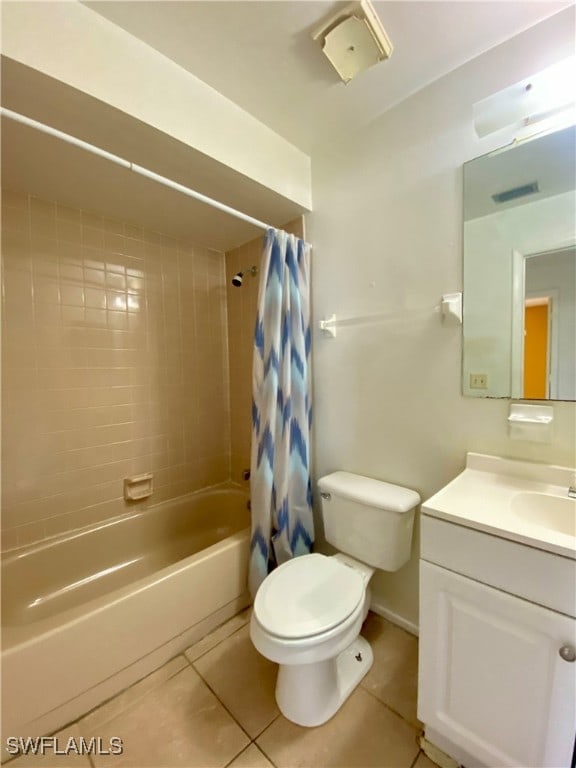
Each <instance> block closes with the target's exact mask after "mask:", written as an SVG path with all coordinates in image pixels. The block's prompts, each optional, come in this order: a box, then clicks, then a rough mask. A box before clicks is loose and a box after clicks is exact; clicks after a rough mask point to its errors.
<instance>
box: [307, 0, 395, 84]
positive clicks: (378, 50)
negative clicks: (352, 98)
mask: <svg viewBox="0 0 576 768" xmlns="http://www.w3.org/2000/svg"><path fill="white" fill-rule="evenodd" d="M312 38H313V39H314V40H318V41H319V42H320V44H321V45H322V51H323V53H324V55H325V56H326V57H327V58H328V60H329V61H330V63H331V64H332V66H333V67H334V69H335V70H336V72H337V73H338V75H339V76H340V79H341V80H342V81H343V82H344V83H345V84H347V83H349V82H350V81H351V80H352V79H353V78H354V77H356V76H357V75H359V74H360V73H361V72H363V71H364V70H365V69H368V67H372V66H373V65H374V64H378V62H379V61H384V60H385V59H389V58H390V56H391V55H392V43H391V42H390V39H389V37H388V35H387V34H386V30H385V29H384V27H383V26H382V22H381V21H380V18H379V17H378V14H377V13H376V11H375V10H374V8H373V7H372V4H371V3H370V2H369V0H359V2H354V3H351V4H350V5H347V6H346V7H345V8H343V9H342V10H340V11H339V12H338V13H337V14H335V15H333V16H331V17H330V18H329V19H328V20H327V21H326V22H324V24H323V25H322V27H321V28H320V29H318V30H316V31H315V32H314V33H313V34H312Z"/></svg>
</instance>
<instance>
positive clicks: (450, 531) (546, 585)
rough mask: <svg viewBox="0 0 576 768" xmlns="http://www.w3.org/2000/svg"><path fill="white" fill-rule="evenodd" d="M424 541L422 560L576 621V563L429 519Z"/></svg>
mask: <svg viewBox="0 0 576 768" xmlns="http://www.w3.org/2000/svg"><path fill="white" fill-rule="evenodd" d="M421 541H422V544H421V552H420V557H421V558H422V559H423V560H427V561H428V562H430V563H435V564H436V565H440V566H442V567H443V568H448V569H449V570H451V571H455V572H456V573H461V574H463V575H464V576H469V577H470V578H471V579H475V580H476V581H481V582H482V583H483V584H488V585H490V586H492V587H496V588H497V589H501V590H503V591H504V592H509V593H510V594H512V595H518V597H522V598H524V599H526V600H529V601H530V602H532V603H538V604H539V605H543V606H545V607H546V608H550V609H552V610H553V611H559V612H560V613H564V614H566V615H567V616H572V617H576V560H571V559H569V558H567V557H561V556H560V555H556V554H552V553H551V552H545V551H544V550H541V549H535V548H533V547H527V546H526V545H524V544H519V543H518V542H515V541H510V540H508V539H502V538H500V537H498V536H493V535H491V534H489V533H484V532H482V531H476V530H474V529H473V528H466V527H465V526H462V525H456V524H454V523H449V522H445V521H444V520H439V519H437V518H434V517H430V516H429V515H426V514H424V515H422V518H421Z"/></svg>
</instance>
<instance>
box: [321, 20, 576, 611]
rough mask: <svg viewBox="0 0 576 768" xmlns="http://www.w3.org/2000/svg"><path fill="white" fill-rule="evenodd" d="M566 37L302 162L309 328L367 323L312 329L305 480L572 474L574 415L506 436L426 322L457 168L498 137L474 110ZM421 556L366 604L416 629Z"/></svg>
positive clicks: (438, 330) (381, 580)
mask: <svg viewBox="0 0 576 768" xmlns="http://www.w3.org/2000/svg"><path fill="white" fill-rule="evenodd" d="M573 29H574V9H571V10H570V11H568V12H563V13H562V14H560V15H558V16H556V17H553V18H552V19H549V20H548V21H546V22H544V23H543V24H540V25H539V26H538V27H536V28H534V29H532V30H529V31H527V32H525V33H523V34H522V35H520V36H518V37H516V38H514V39H513V40H511V41H508V42H507V43H505V44H503V45H501V46H499V47H498V48H495V49H493V50H492V51H491V52H488V53H487V54H484V55H483V56H481V57H479V58H477V59H475V60H473V61H471V62H469V63H467V64H466V65H464V66H463V67H461V68H460V69H458V70H456V71H455V72H453V73H451V74H450V75H448V76H446V77H444V78H442V79H441V80H439V81H437V82H436V83H434V84H432V85H431V86H429V87H428V88H426V89H425V90H423V91H421V92H419V93H417V94H416V95H414V96H413V97H412V98H410V99H409V100H407V101H406V102H404V103H402V104H400V105H399V106H397V107H396V108H394V109H393V110H391V111H390V112H388V113H386V114H385V115H383V116H382V117H381V118H380V119H378V120H376V121H375V122H373V123H372V124H370V125H369V126H367V127H366V128H365V129H364V130H362V131H360V132H358V133H356V134H355V135H353V136H351V137H349V138H348V139H347V140H346V141H343V142H342V143H340V144H338V145H336V146H332V147H328V148H325V149H324V150H323V151H322V153H318V154H316V155H314V156H313V158H312V174H313V195H314V200H315V210H314V213H313V214H311V215H310V216H309V217H308V226H309V229H308V230H307V235H308V237H309V239H310V241H311V242H312V243H313V244H314V255H313V281H312V284H313V291H314V295H313V307H314V318H315V321H318V320H319V319H320V318H322V317H325V316H328V315H330V314H331V313H333V312H335V313H336V314H337V315H338V316H339V317H340V318H361V317H366V316H369V315H371V314H376V315H379V317H378V319H377V320H375V321H373V322H363V323H362V322H359V323H358V324H352V325H347V326H343V327H341V328H339V329H338V336H337V338H336V339H325V338H323V337H321V335H320V333H319V332H318V331H316V333H315V337H314V355H315V359H314V370H315V374H314V376H315V378H314V389H315V421H314V429H315V471H316V476H321V475H322V474H324V473H326V472H330V471H333V470H335V469H345V470H348V471H352V472H358V473H361V474H366V475H369V476H372V477H376V478H380V479H383V480H387V481H389V482H394V483H398V484H400V485H405V486H408V487H410V488H414V489H416V490H418V491H419V492H420V494H421V495H422V497H423V498H426V497H429V496H430V495H431V494H432V493H434V492H435V491H437V490H438V489H439V488H440V487H441V486H442V485H444V484H445V483H446V482H447V481H448V480H450V479H451V478H452V477H454V476H455V475H456V474H457V473H458V472H459V471H460V470H461V469H462V468H463V466H464V462H465V454H466V451H481V452H486V453H494V454H499V455H504V456H512V457H520V458H528V459H533V460H536V461H551V462H555V463H560V464H566V463H574V461H575V457H574V445H575V438H576V435H575V429H576V428H575V415H576V407H575V406H574V405H573V404H564V403H556V404H555V405H554V412H555V430H556V431H555V436H554V441H553V442H552V443H550V444H544V445H543V444H537V443H528V442H517V441H511V440H510V439H509V438H508V435H507V427H506V416H507V412H508V401H506V400H477V399H473V398H465V397H463V396H462V395H461V382H460V378H461V337H460V335H461V329H460V328H459V327H450V326H443V325H442V323H441V321H440V317H439V315H438V313H437V312H436V311H435V308H436V307H437V305H438V303H439V301H440V297H441V295H442V294H443V293H446V292H450V291H457V290H461V288H462V234H461V233H462V200H461V197H462V164H463V163H464V162H465V161H467V160H469V159H471V158H473V157H476V156H478V155H480V154H483V153H485V152H488V151H490V150H492V149H494V148H496V147H497V146H500V145H503V144H504V143H506V141H507V140H508V139H509V136H503V135H498V136H493V137H488V138H486V139H484V140H482V141H480V140H479V139H478V138H477V137H476V135H475V133H474V129H473V126H472V104H473V102H475V101H477V100H479V99H481V98H484V97H486V96H488V95H490V94H491V93H493V92H495V91H497V90H499V89H501V88H503V87H505V86H507V85H510V84H512V83H514V82H517V81H519V80H521V79H522V78H523V77H526V76H529V75H530V74H532V73H533V72H535V71H537V70H539V69H541V68H543V67H545V66H547V65H548V64H551V63H553V62H554V61H556V60H558V59H561V58H563V57H565V56H567V55H569V54H570V53H571V52H573V51H572V48H573V45H574V43H573ZM382 66H385V64H384V65H382ZM351 87H353V85H352V86H351ZM417 546H418V544H417V542H416V544H415V549H414V554H413V558H412V560H411V562H410V563H409V564H408V565H406V566H405V567H404V568H402V569H401V570H400V571H399V572H398V573H396V574H384V573H378V574H377V575H376V576H375V578H374V580H373V592H374V596H375V600H376V602H378V603H379V604H380V605H381V606H385V607H386V609H387V610H389V611H391V612H393V613H396V614H397V615H399V616H401V617H403V618H404V619H405V620H406V621H408V622H413V623H416V622H417V616H418V598H417V595H418V587H417V580H418V569H417V551H418V550H417Z"/></svg>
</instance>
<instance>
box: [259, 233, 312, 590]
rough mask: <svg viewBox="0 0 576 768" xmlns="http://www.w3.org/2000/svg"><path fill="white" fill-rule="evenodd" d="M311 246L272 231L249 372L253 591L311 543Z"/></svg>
mask: <svg viewBox="0 0 576 768" xmlns="http://www.w3.org/2000/svg"><path fill="white" fill-rule="evenodd" d="M310 341H311V338H310V246H309V245H308V244H307V243H305V242H304V241H303V240H300V239H299V238H297V237H295V236H294V235H289V234H287V233H286V232H282V231H279V230H275V229H269V230H268V231H267V233H266V237H265V241H264V252H263V255H262V267H261V273H260V287H259V292H258V311H257V316H256V329H255V333H254V358H253V365H252V454H251V465H250V492H251V506H252V537H251V542H250V573H249V587H250V591H251V593H252V595H255V594H256V592H257V590H258V587H259V586H260V584H261V583H262V581H263V580H264V579H265V577H266V576H267V574H268V573H269V572H270V571H271V570H272V569H273V568H275V567H276V566H277V565H281V564H282V563H284V562H286V561H287V560H289V559H290V558H292V557H296V556H298V555H303V554H308V553H309V552H310V551H311V549H312V543H313V541H314V523H313V518H312V486H311V482H310V427H311V423H312V402H311V381H310V380H311V370H310Z"/></svg>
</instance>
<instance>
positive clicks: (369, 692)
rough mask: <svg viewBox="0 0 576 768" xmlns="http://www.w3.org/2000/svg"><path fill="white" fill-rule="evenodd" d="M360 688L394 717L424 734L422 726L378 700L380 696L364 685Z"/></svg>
mask: <svg viewBox="0 0 576 768" xmlns="http://www.w3.org/2000/svg"><path fill="white" fill-rule="evenodd" d="M358 688H362V690H363V691H365V692H366V693H367V694H368V695H369V696H372V698H373V699H376V701H377V702H378V703H379V704H382V706H383V707H385V708H386V709H387V710H389V711H390V712H392V714H393V715H396V717H399V718H400V720H404V722H405V723H406V725H409V726H410V728H414V730H415V731H416V733H417V734H420V733H422V726H421V725H416V724H415V723H413V722H412V721H411V720H408V718H406V717H404V715H402V714H400V712H397V711H396V710H395V709H394V708H393V707H391V706H390V704H387V703H386V702H385V701H382V699H380V698H378V696H376V694H375V693H373V692H372V691H370V690H368V688H364V686H363V685H362V683H360V685H359V686H358Z"/></svg>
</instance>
